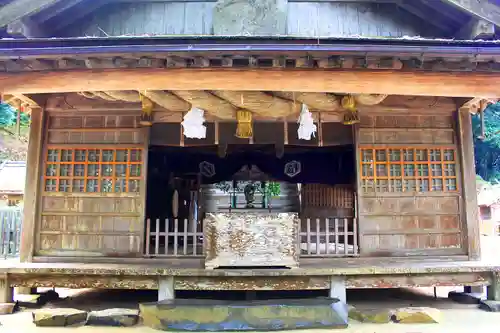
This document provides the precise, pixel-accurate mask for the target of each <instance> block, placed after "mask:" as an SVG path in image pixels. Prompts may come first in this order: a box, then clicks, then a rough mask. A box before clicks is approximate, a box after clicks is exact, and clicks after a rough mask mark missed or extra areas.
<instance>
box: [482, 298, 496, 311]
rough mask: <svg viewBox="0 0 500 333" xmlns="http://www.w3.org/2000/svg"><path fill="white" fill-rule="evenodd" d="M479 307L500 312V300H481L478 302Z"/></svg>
mask: <svg viewBox="0 0 500 333" xmlns="http://www.w3.org/2000/svg"><path fill="white" fill-rule="evenodd" d="M479 308H480V309H481V310H485V311H489V312H500V301H487V300H482V301H481V302H480V303H479Z"/></svg>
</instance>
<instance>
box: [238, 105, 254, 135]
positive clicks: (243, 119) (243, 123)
mask: <svg viewBox="0 0 500 333" xmlns="http://www.w3.org/2000/svg"><path fill="white" fill-rule="evenodd" d="M236 120H237V121H238V125H237V127H236V137H238V138H240V139H249V138H251V137H252V136H253V129H252V113H251V112H250V111H246V110H238V111H236Z"/></svg>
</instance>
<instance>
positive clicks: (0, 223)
mask: <svg viewBox="0 0 500 333" xmlns="http://www.w3.org/2000/svg"><path fill="white" fill-rule="evenodd" d="M22 221H23V209H22V208H20V207H2V208H0V259H7V258H12V257H17V256H18V255H19V243H20V240H21V225H22Z"/></svg>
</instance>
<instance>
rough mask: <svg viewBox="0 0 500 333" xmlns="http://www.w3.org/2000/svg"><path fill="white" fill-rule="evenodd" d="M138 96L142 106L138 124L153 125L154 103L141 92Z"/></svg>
mask: <svg viewBox="0 0 500 333" xmlns="http://www.w3.org/2000/svg"><path fill="white" fill-rule="evenodd" d="M139 97H140V99H141V106H142V113H141V120H140V124H141V125H143V126H151V125H153V107H154V103H153V101H151V100H150V99H149V98H147V97H146V96H144V95H143V94H139Z"/></svg>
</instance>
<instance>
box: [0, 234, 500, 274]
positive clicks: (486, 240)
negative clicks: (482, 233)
mask: <svg viewBox="0 0 500 333" xmlns="http://www.w3.org/2000/svg"><path fill="white" fill-rule="evenodd" d="M481 248H482V259H481V260H480V261H466V260H464V261H456V260H454V258H439V260H437V259H434V260H432V261H431V260H428V261H425V262H423V261H422V260H421V259H420V260H417V259H409V258H393V259H371V258H370V259H368V258H367V259H361V258H356V259H349V258H339V259H330V260H317V259H302V260H301V264H300V268H298V269H293V270H287V269H251V270H250V269H224V270H206V269H205V268H204V267H203V260H201V259H192V260H182V261H180V260H159V259H149V260H148V259H141V260H138V261H136V260H130V261H126V260H125V261H122V262H120V263H111V262H109V261H108V262H105V261H103V262H99V263H81V262H74V261H72V262H59V263H52V262H51V263H42V262H36V263H20V262H19V260H18V259H7V260H0V273H9V274H26V273H28V274H74V273H75V274H89V275H101V274H102V275H116V274H124V275H174V276H284V275H288V276H301V275H302V276H303V275H360V274H363V275H371V274H425V273H466V272H487V271H489V272H491V271H500V256H499V255H498V253H500V237H494V236H487V237H483V238H482V240H481Z"/></svg>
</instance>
